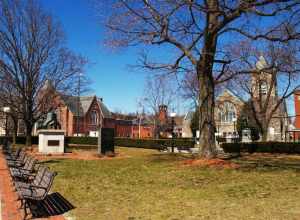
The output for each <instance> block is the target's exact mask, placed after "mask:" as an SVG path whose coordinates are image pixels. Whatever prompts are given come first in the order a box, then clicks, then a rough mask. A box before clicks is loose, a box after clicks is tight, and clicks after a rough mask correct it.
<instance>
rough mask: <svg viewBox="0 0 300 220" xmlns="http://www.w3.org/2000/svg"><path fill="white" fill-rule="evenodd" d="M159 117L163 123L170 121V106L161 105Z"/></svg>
mask: <svg viewBox="0 0 300 220" xmlns="http://www.w3.org/2000/svg"><path fill="white" fill-rule="evenodd" d="M158 119H159V122H160V123H161V124H166V123H167V121H168V107H167V106H166V105H160V106H159V113H158Z"/></svg>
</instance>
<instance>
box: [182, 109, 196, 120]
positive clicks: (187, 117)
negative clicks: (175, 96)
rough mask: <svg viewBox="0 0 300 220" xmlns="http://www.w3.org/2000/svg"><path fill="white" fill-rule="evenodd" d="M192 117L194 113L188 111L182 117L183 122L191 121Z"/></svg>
mask: <svg viewBox="0 0 300 220" xmlns="http://www.w3.org/2000/svg"><path fill="white" fill-rule="evenodd" d="M193 116H194V112H192V111H188V112H187V113H186V114H185V116H184V120H192V119H193Z"/></svg>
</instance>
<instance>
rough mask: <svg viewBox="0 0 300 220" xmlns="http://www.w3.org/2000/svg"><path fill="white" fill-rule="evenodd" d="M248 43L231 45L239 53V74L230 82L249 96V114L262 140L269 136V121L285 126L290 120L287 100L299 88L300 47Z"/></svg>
mask: <svg viewBox="0 0 300 220" xmlns="http://www.w3.org/2000/svg"><path fill="white" fill-rule="evenodd" d="M261 49H262V48H261V47H260V46H259V47H258V48H257V47H255V46H254V45H251V44H250V43H244V44H243V45H241V46H240V47H239V48H236V49H233V54H235V53H236V56H238V57H240V58H241V59H240V62H239V64H238V65H236V66H235V71H236V72H237V73H249V74H240V75H238V77H237V79H236V80H235V83H233V85H234V86H235V87H236V88H238V89H239V91H240V93H244V96H245V97H248V98H249V102H248V105H249V107H248V108H249V110H248V112H250V114H251V117H252V118H253V119H254V121H255V122H256V125H257V127H258V128H259V132H260V134H261V136H262V140H263V141H266V140H268V135H269V132H268V129H269V127H270V123H272V121H273V122H274V121H275V120H277V121H279V120H280V121H281V129H282V130H284V126H285V127H286V126H287V125H288V123H289V120H288V117H287V116H288V115H287V109H286V103H285V102H286V100H287V99H288V98H289V97H290V96H291V95H292V94H294V92H295V91H296V90H298V89H299V88H300V74H299V73H300V60H299V54H300V48H299V46H298V45H297V44H296V43H294V42H289V43H286V44H278V43H270V44H269V45H267V47H265V48H264V51H263V52H262V51H261Z"/></svg>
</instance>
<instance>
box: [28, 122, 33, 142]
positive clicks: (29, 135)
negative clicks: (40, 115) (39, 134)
mask: <svg viewBox="0 0 300 220" xmlns="http://www.w3.org/2000/svg"><path fill="white" fill-rule="evenodd" d="M32 128H33V125H32V124H31V123H28V122H26V146H28V147H30V146H31V145H32V135H31V132H32Z"/></svg>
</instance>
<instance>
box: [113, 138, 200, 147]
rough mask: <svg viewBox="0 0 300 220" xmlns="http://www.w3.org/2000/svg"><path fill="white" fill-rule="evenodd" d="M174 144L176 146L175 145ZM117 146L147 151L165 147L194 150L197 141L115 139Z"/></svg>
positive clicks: (182, 139) (180, 139)
mask: <svg viewBox="0 0 300 220" xmlns="http://www.w3.org/2000/svg"><path fill="white" fill-rule="evenodd" d="M173 144H174V145H173ZM115 145H116V146H122V147H136V148H146V149H161V148H163V147H172V146H174V147H180V148H192V147H194V145H195V141H194V140H193V139H190V138H176V139H134V138H115Z"/></svg>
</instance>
